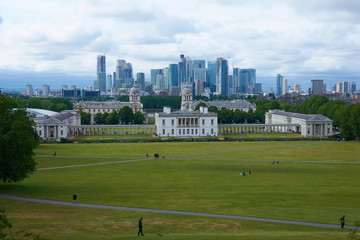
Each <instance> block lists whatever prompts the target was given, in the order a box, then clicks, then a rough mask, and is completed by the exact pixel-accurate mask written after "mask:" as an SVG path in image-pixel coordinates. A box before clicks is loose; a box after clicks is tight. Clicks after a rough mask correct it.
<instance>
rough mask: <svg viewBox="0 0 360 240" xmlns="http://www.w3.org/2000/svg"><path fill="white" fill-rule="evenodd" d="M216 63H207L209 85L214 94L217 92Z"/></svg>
mask: <svg viewBox="0 0 360 240" xmlns="http://www.w3.org/2000/svg"><path fill="white" fill-rule="evenodd" d="M216 68H217V64H216V61H208V62H207V83H208V84H207V85H208V87H210V89H211V91H212V92H215V91H216Z"/></svg>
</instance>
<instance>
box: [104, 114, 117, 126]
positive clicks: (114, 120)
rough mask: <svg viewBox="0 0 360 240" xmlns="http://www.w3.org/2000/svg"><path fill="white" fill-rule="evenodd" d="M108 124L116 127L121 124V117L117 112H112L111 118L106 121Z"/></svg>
mask: <svg viewBox="0 0 360 240" xmlns="http://www.w3.org/2000/svg"><path fill="white" fill-rule="evenodd" d="M105 122H106V123H107V124H111V125H115V124H119V115H118V113H117V111H116V110H114V111H112V112H111V113H110V114H109V116H108V117H107V118H106V119H105Z"/></svg>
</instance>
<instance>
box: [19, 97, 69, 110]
mask: <svg viewBox="0 0 360 240" xmlns="http://www.w3.org/2000/svg"><path fill="white" fill-rule="evenodd" d="M14 100H15V101H16V103H17V105H18V107H19V108H38V109H45V110H51V111H55V112H61V111H63V110H71V109H73V105H72V103H71V102H70V100H69V99H68V98H29V97H23V96H19V97H17V98H14Z"/></svg>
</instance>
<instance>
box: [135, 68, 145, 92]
mask: <svg viewBox="0 0 360 240" xmlns="http://www.w3.org/2000/svg"><path fill="white" fill-rule="evenodd" d="M136 83H137V84H138V85H139V88H140V89H144V88H145V73H142V72H138V73H137V74H136Z"/></svg>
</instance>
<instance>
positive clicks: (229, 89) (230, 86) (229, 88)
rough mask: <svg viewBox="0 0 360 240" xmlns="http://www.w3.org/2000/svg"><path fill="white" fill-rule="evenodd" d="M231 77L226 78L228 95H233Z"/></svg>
mask: <svg viewBox="0 0 360 240" xmlns="http://www.w3.org/2000/svg"><path fill="white" fill-rule="evenodd" d="M233 85H234V83H233V75H229V76H228V90H227V91H228V95H232V94H235V91H234V88H233Z"/></svg>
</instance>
